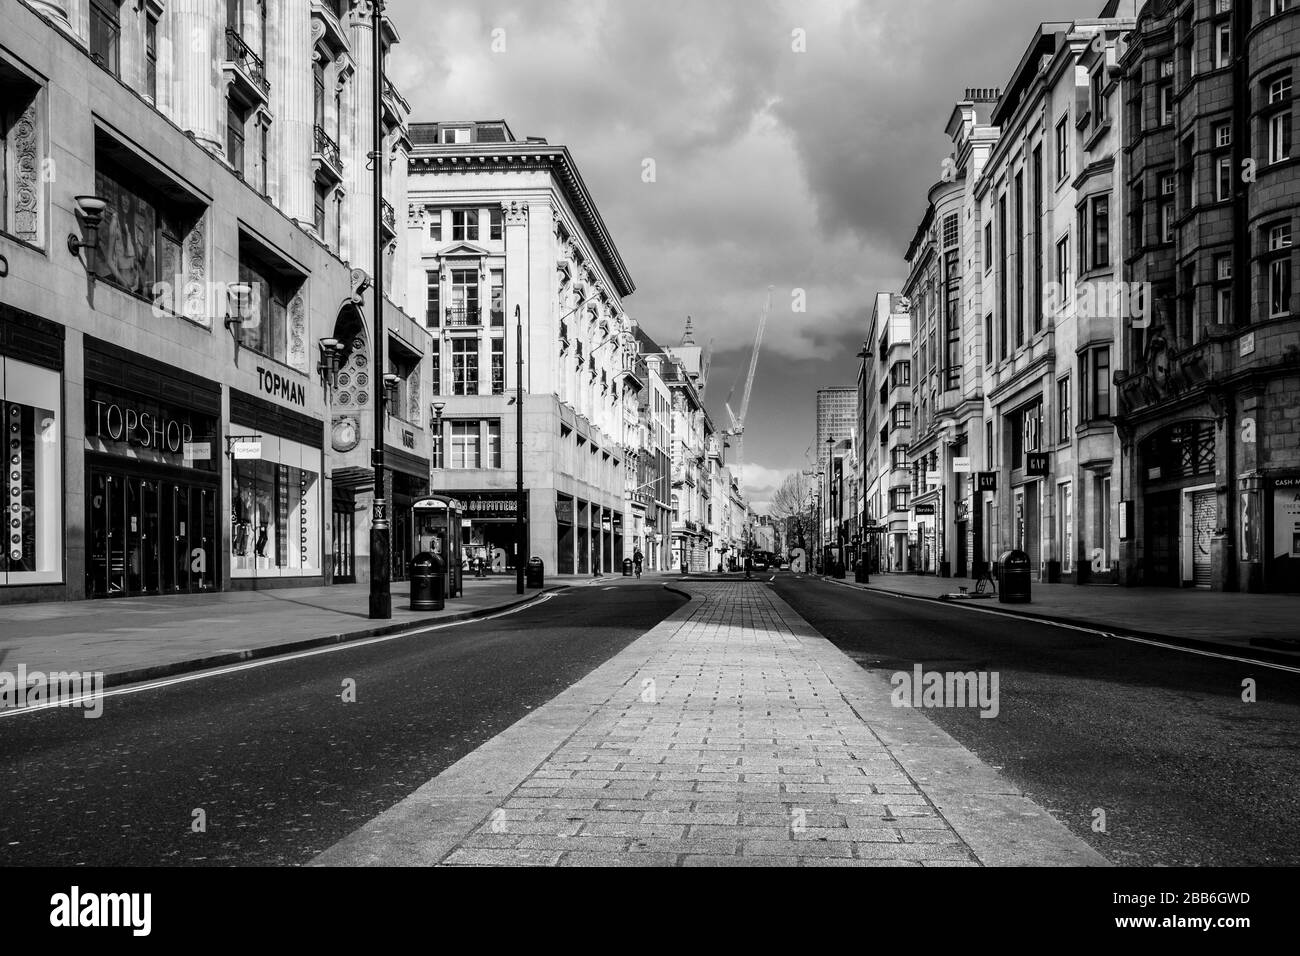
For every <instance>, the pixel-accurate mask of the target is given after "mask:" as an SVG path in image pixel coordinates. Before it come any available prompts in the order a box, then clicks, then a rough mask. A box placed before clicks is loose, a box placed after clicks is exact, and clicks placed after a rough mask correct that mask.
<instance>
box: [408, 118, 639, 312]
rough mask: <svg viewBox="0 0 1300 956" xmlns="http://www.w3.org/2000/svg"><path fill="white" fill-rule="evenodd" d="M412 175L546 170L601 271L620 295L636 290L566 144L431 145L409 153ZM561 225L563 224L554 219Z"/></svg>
mask: <svg viewBox="0 0 1300 956" xmlns="http://www.w3.org/2000/svg"><path fill="white" fill-rule="evenodd" d="M409 163H410V165H409V169H410V171H411V172H412V173H429V174H438V173H468V172H478V171H483V170H488V171H512V172H513V171H530V170H544V171H546V172H549V173H551V175H553V176H554V177H555V178H556V179H557V180H558V181H559V185H560V186H561V187H562V190H563V192H564V195H565V198H566V199H567V200H568V201H569V204H570V205H571V206H572V207H573V209H574V211H575V213H576V214H577V216H578V218H579V220H580V222H581V225H582V228H583V231H584V232H586V234H587V237H588V239H589V241H590V242H591V245H592V247H593V248H594V249H595V250H596V253H597V255H599V256H600V259H601V263H602V265H603V266H604V268H605V271H606V272H607V273H608V274H609V277H610V280H611V281H612V282H613V284H614V287H615V288H616V289H617V290H618V292H619V295H621V296H626V295H631V294H632V293H633V292H635V291H636V284H635V283H634V282H633V281H632V277H631V274H630V273H629V271H628V268H627V265H626V263H625V262H624V261H623V258H622V256H621V255H620V254H619V252H618V248H617V246H615V245H614V240H613V237H612V236H611V235H610V232H609V229H608V228H607V227H606V225H605V221H604V220H603V219H602V218H601V216H600V211H599V210H598V209H597V208H596V203H595V200H594V199H592V196H591V193H590V192H589V191H588V190H587V186H586V183H585V182H584V181H583V179H582V176H581V174H580V173H579V172H578V168H577V165H576V163H575V162H574V160H573V156H572V155H571V154H570V153H569V150H568V148H567V147H564V146H549V145H544V144H538V143H474V144H471V145H455V146H451V145H445V144H429V145H424V146H417V147H416V148H415V150H414V151H413V152H412V153H411V157H410V161H409ZM558 225H560V226H561V227H562V225H563V224H562V223H558Z"/></svg>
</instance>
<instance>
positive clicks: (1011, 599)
mask: <svg viewBox="0 0 1300 956" xmlns="http://www.w3.org/2000/svg"><path fill="white" fill-rule="evenodd" d="M997 573H998V602H999V603H1001V604H1028V603H1029V598H1030V589H1029V555H1027V554H1025V552H1023V551H1004V552H1002V556H1001V557H1000V558H999V559H998V572H997Z"/></svg>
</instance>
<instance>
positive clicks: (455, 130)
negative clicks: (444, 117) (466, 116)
mask: <svg viewBox="0 0 1300 956" xmlns="http://www.w3.org/2000/svg"><path fill="white" fill-rule="evenodd" d="M442 141H443V142H444V143H447V144H450V145H456V146H458V145H460V144H462V143H468V142H469V141H470V129H469V127H468V126H449V127H446V128H445V129H443V131H442Z"/></svg>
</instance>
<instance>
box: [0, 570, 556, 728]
mask: <svg viewBox="0 0 1300 956" xmlns="http://www.w3.org/2000/svg"><path fill="white" fill-rule="evenodd" d="M553 597H555V594H553V593H551V592H548V593H546V594H542V595H539V596H538V597H536V598H534V599H533V600H531V601H529V602H528V603H527V604H523V605H520V606H519V607H516V608H511V609H510V610H508V611H499V612H497V613H496V614H489V615H486V616H484V617H472V618H467V619H466V620H463V621H448V622H447V623H445V624H432V625H430V626H428V627H422V628H419V629H418V630H414V631H403V632H402V633H400V634H384V635H381V636H379V637H367V638H362V639H361V640H358V641H344V642H343V643H341V644H330V645H328V646H326V647H314V648H311V649H310V650H305V651H293V652H291V653H288V654H281V655H278V656H276V657H264V658H261V659H260V660H255V661H246V662H245V663H242V664H229V665H227V666H225V667H217V668H213V669H212V670H206V671H195V672H194V673H192V674H177V675H176V676H175V677H162V678H159V679H158V680H153V681H145V682H143V683H139V684H128V685H127V686H125V687H113V688H110V689H108V690H106V691H104V693H103V694H102V695H101V696H102V697H104V698H108V697H119V696H121V695H123V694H139V693H141V692H142V691H146V690H159V689H161V688H163V687H171V686H172V685H174V684H185V683H189V682H191V681H197V680H205V679H207V678H209V677H224V676H225V675H227V674H236V673H238V672H240V671H246V670H252V669H253V668H255V667H267V666H269V665H271V664H283V663H285V662H287V661H296V660H300V659H301V658H304V657H315V656H317V655H318V654H332V653H334V652H336V651H350V650H353V649H354V648H358V647H369V646H371V645H372V644H383V643H384V642H386V641H395V640H399V639H400V638H404V637H414V636H415V635H417V634H428V633H430V632H432V631H442V630H446V629H447V628H449V627H460V626H461V625H462V624H481V623H483V622H484V621H495V620H497V619H498V618H502V617H509V616H510V615H511V614H518V613H519V612H520V611H527V610H529V609H531V608H534V607H536V606H538V605H539V604H544V603H546V602H547V601H549V600H551V598H553ZM93 699H94V697H93V695H90V694H85V695H82V696H81V697H77V698H73V699H71V700H69V701H66V702H62V703H48V704H37V705H36V706H34V707H18V708H15V709H13V710H0V718H4V717H17V716H20V715H22V714H31V713H36V712H37V711H40V710H49V709H51V708H58V707H62V708H68V707H76V706H77V705H78V704H83V703H86V702H87V701H90V700H93Z"/></svg>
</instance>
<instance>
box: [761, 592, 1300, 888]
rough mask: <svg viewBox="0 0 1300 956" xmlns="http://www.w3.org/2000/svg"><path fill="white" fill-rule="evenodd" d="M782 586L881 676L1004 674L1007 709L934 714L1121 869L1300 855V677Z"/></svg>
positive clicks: (1275, 860) (1294, 859)
mask: <svg viewBox="0 0 1300 956" xmlns="http://www.w3.org/2000/svg"><path fill="white" fill-rule="evenodd" d="M878 580H881V579H879V578H873V581H878ZM886 580H887V578H886ZM773 587H775V589H776V591H777V593H779V594H780V595H781V597H782V598H784V599H785V600H786V601H788V602H789V603H790V604H791V606H793V607H794V608H795V610H797V611H798V612H799V613H800V614H801V615H803V617H805V618H806V619H807V620H808V622H809V623H811V624H812V625H813V626H814V627H815V628H817V630H818V631H820V632H821V634H822V635H824V636H825V637H826V638H828V639H829V640H830V641H831V642H832V643H834V644H835V645H836V646H837V647H839V648H840V649H841V650H842V651H844V652H845V653H846V654H848V655H849V656H850V657H852V658H853V659H854V660H855V661H857V662H858V663H859V664H860V665H861V666H862V667H864V668H866V669H868V670H872V671H877V672H880V673H882V674H884V675H887V676H888V675H892V674H894V673H896V672H907V673H911V672H912V670H913V667H914V666H915V665H917V664H920V665H922V667H923V668H924V669H925V670H926V671H939V672H948V671H963V672H964V671H977V672H990V671H992V672H997V673H998V674H999V677H1000V681H999V686H1000V695H1001V699H1000V707H999V711H998V714H997V717H996V718H994V719H983V718H981V717H980V716H979V711H978V710H975V709H969V708H967V709H963V708H951V707H950V708H933V709H926V710H925V714H926V716H927V717H929V718H930V719H931V720H933V721H934V722H935V723H936V724H938V725H939V726H940V727H942V728H943V729H944V730H945V731H947V732H948V733H950V734H951V735H952V736H953V737H955V738H956V739H957V740H958V741H960V742H961V743H962V744H964V745H965V746H967V747H969V748H970V749H971V750H972V751H974V752H975V753H976V754H977V755H978V756H979V757H981V758H982V759H983V760H985V761H986V762H988V763H989V764H991V765H993V766H994V767H997V768H999V769H1000V770H1001V772H1002V773H1003V774H1004V775H1005V776H1006V777H1008V778H1009V779H1011V780H1013V781H1015V782H1016V783H1017V784H1019V785H1020V786H1021V787H1023V788H1024V790H1025V792H1026V793H1027V794H1028V795H1029V796H1030V797H1032V798H1033V799H1035V800H1036V801H1037V802H1038V803H1040V804H1041V805H1043V806H1044V807H1046V808H1047V809H1048V810H1050V811H1051V812H1052V814H1053V815H1054V816H1055V817H1056V818H1057V819H1058V820H1060V821H1061V822H1062V823H1064V824H1066V825H1067V826H1068V827H1069V828H1070V829H1071V830H1072V831H1073V832H1074V833H1076V834H1077V835H1079V836H1081V837H1083V838H1084V839H1086V840H1087V841H1088V842H1089V843H1090V844H1091V845H1092V846H1093V847H1095V848H1096V849H1097V850H1098V851H1100V852H1101V853H1102V854H1103V855H1104V856H1105V857H1106V858H1107V859H1109V860H1110V861H1111V862H1113V863H1117V864H1121V865H1167V866H1203V865H1219V866H1231V865H1242V864H1246V865H1249V864H1255V865H1260V864H1271V865H1295V864H1296V863H1298V862H1300V816H1298V814H1297V811H1300V803H1298V802H1297V795H1296V791H1295V787H1294V781H1295V779H1296V777H1297V774H1300V750H1298V749H1297V748H1296V746H1295V733H1294V728H1295V726H1296V721H1297V720H1298V719H1300V675H1297V674H1294V673H1288V672H1285V671H1282V670H1277V669H1272V668H1268V667H1264V666H1256V665H1249V664H1243V663H1238V662H1234V661H1230V660H1223V659H1217V658H1213V657H1207V656H1201V655H1196V654H1190V653H1184V652H1180V651H1174V650H1166V649H1163V648H1157V647H1151V646H1147V645H1143V644H1138V643H1132V642H1127V641H1122V640H1117V639H1113V638H1106V637H1101V636H1098V635H1096V634H1089V633H1085V632H1084V631H1081V630H1075V629H1067V628H1062V627H1056V626H1052V625H1048V624H1040V623H1037V622H1033V621H1027V620H1023V619H1019V618H1015V617H1009V616H1006V615H995V614H989V613H985V612H984V611H983V610H975V609H972V608H969V607H965V606H953V607H948V606H944V605H942V604H937V603H934V602H932V601H921V600H912V599H907V598H899V597H892V596H889V595H885V594H880V593H871V592H864V591H862V590H858V589H855V588H852V587H849V586H846V585H843V584H837V583H832V582H830V581H826V580H820V579H812V580H810V579H809V578H806V577H794V576H791V575H787V574H782V575H778V576H777V579H776V582H775V583H774V585H773ZM954 589H955V584H954ZM984 606H985V607H991V608H996V603H995V602H989V603H988V604H986V605H984ZM1247 678H1250V679H1253V680H1254V681H1255V683H1256V686H1257V694H1258V699H1257V702H1256V703H1244V702H1243V701H1242V681H1243V680H1245V679H1247ZM1098 810H1101V811H1104V813H1105V832H1104V833H1102V832H1093V829H1092V828H1093V822H1094V820H1095V819H1100V818H1099V817H1097V816H1095V814H1096V811H1098Z"/></svg>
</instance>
